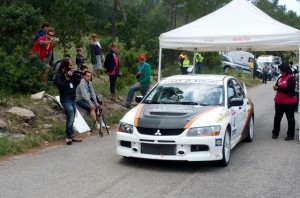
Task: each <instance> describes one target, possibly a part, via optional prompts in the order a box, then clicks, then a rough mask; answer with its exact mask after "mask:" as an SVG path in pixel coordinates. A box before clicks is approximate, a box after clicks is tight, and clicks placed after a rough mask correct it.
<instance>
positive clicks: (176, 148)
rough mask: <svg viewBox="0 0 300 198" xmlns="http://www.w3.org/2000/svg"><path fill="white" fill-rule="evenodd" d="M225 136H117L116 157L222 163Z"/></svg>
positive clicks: (126, 134) (119, 134) (124, 134)
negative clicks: (216, 161)
mask: <svg viewBox="0 0 300 198" xmlns="http://www.w3.org/2000/svg"><path fill="white" fill-rule="evenodd" d="M222 145H223V138H222V136H221V135H220V136H206V137H187V136H186V133H182V134H181V135H179V136H151V135H141V134H138V133H136V132H134V133H133V134H128V133H123V132H117V153H118V154H119V155H121V156H124V157H134V158H144V159H157V160H182V161H214V160H220V159H222Z"/></svg>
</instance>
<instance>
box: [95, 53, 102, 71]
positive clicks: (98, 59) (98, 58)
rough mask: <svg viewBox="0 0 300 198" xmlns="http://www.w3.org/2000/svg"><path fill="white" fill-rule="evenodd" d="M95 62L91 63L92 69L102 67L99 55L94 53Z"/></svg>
mask: <svg viewBox="0 0 300 198" xmlns="http://www.w3.org/2000/svg"><path fill="white" fill-rule="evenodd" d="M96 60H97V63H96V64H94V65H93V69H94V70H100V69H102V62H101V55H96Z"/></svg>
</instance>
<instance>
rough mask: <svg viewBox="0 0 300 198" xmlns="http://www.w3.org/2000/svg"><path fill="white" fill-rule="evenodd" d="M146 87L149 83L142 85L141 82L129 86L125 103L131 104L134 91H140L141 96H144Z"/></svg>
mask: <svg viewBox="0 0 300 198" xmlns="http://www.w3.org/2000/svg"><path fill="white" fill-rule="evenodd" d="M148 87H149V85H142V84H141V85H140V86H136V85H133V86H131V87H130V89H129V91H128V95H127V99H126V105H131V102H132V99H133V96H134V92H136V91H141V94H142V96H145V95H146V94H147V91H148Z"/></svg>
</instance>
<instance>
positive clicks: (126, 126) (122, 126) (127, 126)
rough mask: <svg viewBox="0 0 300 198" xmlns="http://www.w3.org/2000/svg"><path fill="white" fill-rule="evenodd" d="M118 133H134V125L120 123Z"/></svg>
mask: <svg viewBox="0 0 300 198" xmlns="http://www.w3.org/2000/svg"><path fill="white" fill-rule="evenodd" d="M118 132H124V133H130V134H132V132H133V125H131V124H127V123H125V122H120V123H119V127H118Z"/></svg>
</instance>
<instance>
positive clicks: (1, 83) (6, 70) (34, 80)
mask: <svg viewBox="0 0 300 198" xmlns="http://www.w3.org/2000/svg"><path fill="white" fill-rule="evenodd" d="M0 60H1V62H2V64H1V65H0V71H1V73H2V74H1V76H0V89H1V90H2V91H5V92H9V93H13V92H15V93H16V92H17V93H36V92H38V91H41V90H43V89H44V88H45V87H44V85H43V83H42V80H43V73H44V69H45V65H44V63H43V62H41V61H40V60H38V58H37V57H34V56H31V57H29V58H28V59H26V58H24V57H22V56H20V54H18V53H14V54H12V55H9V56H6V57H5V58H2V57H0Z"/></svg>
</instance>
